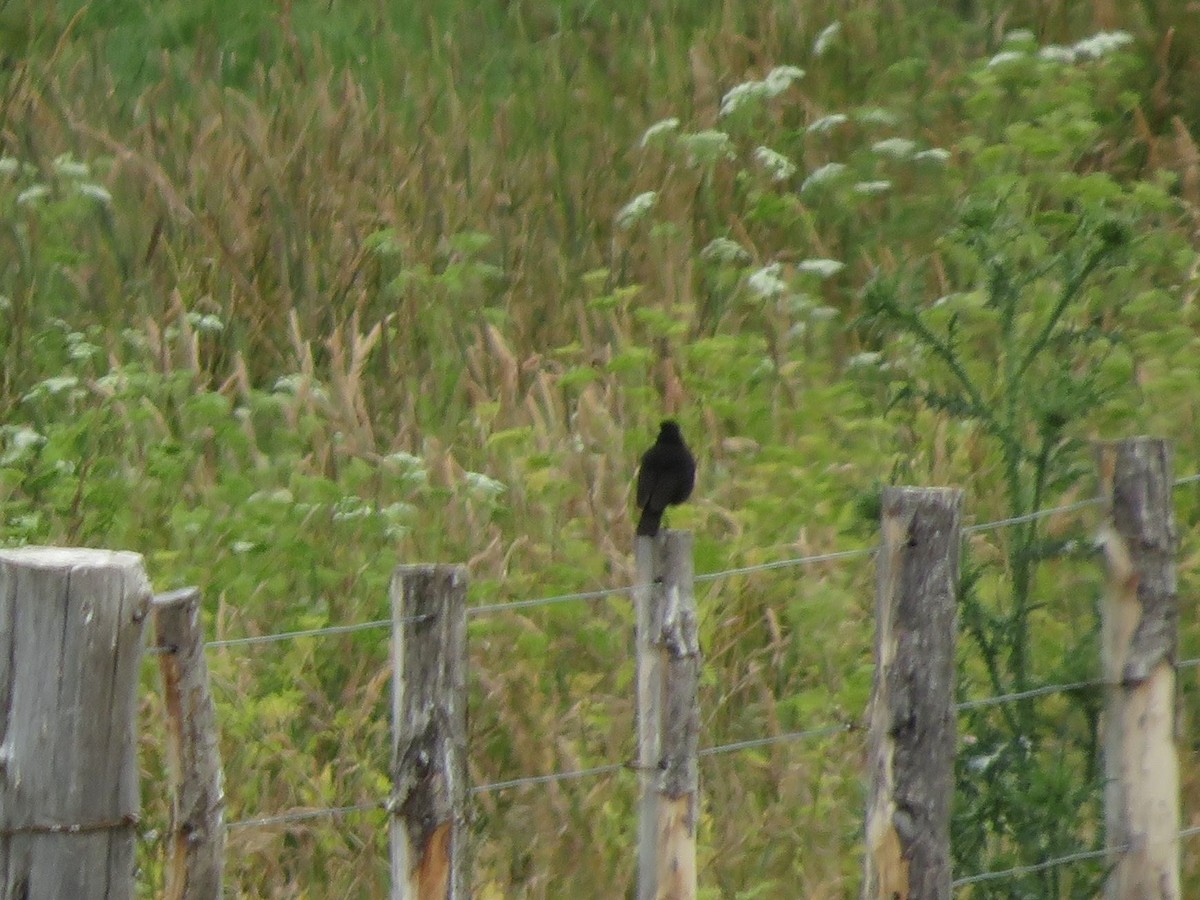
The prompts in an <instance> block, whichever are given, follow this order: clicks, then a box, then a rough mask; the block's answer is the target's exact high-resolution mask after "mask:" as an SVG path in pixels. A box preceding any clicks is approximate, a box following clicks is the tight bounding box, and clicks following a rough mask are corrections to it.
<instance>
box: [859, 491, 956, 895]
mask: <svg viewBox="0 0 1200 900" xmlns="http://www.w3.org/2000/svg"><path fill="white" fill-rule="evenodd" d="M961 512H962V491H959V490H955V489H950V488H887V489H886V490H885V491H884V493H883V517H882V523H881V525H882V528H881V532H882V533H881V538H880V548H879V557H878V562H877V581H876V599H875V616H876V623H875V629H876V630H875V679H874V684H873V685H872V689H871V705H870V713H869V726H868V727H869V731H868V736H867V748H868V750H867V752H868V760H867V765H868V768H869V771H870V776H871V787H870V795H869V797H868V800H867V821H866V859H865V866H864V868H865V874H864V879H863V891H862V896H863V900H895V898H904V900H948V898H949V897H950V801H951V797H952V795H953V792H954V752H955V746H954V744H955V731H956V721H955V710H954V645H955V627H956V609H955V602H956V593H957V589H958V560H959V549H960V548H959V540H960V518H961Z"/></svg>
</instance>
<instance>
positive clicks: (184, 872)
mask: <svg viewBox="0 0 1200 900" xmlns="http://www.w3.org/2000/svg"><path fill="white" fill-rule="evenodd" d="M153 610H154V631H155V649H156V650H157V651H158V654H159V657H158V666H159V671H160V672H161V674H162V685H163V702H164V705H165V706H166V711H167V759H168V763H169V770H170V775H171V782H172V783H171V837H170V840H169V842H168V846H169V848H170V849H169V853H170V859H168V861H167V873H166V874H167V886H166V891H165V893H164V896H165V897H166V898H167V900H215V898H219V897H220V896H221V876H222V871H223V869H224V865H225V795H224V792H223V790H222V787H221V754H220V749H219V747H218V744H217V715H216V710H215V709H214V707H213V699H212V694H211V693H210V692H209V687H208V663H207V662H206V660H205V658H204V629H203V627H202V626H201V623H200V592H199V591H198V590H196V589H195V588H183V589H182V590H178V591H171V592H169V593H166V594H159V595H158V596H156V597H155V598H154V603H153Z"/></svg>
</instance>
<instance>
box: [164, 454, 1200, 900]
mask: <svg viewBox="0 0 1200 900" xmlns="http://www.w3.org/2000/svg"><path fill="white" fill-rule="evenodd" d="M1195 483H1200V473H1196V474H1193V475H1188V476H1185V477H1182V478H1179V479H1176V480H1175V481H1174V483H1173V486H1174V487H1183V486H1186V485H1190V484H1195ZM1102 502H1103V498H1101V497H1093V498H1088V499H1084V500H1078V501H1075V502H1072V503H1067V504H1063V505H1060V506H1055V507H1049V508H1047V509H1042V510H1037V511H1035V512H1031V513H1027V514H1025V515H1021V516H1012V517H1009V518H1005V519H998V520H996V521H993V522H984V523H979V524H975V525H969V526H966V527H964V528H963V529H962V530H963V533H964V534H976V533H980V532H984V531H989V530H994V529H999V528H1005V527H1009V526H1012V525H1020V524H1024V523H1027V522H1033V521H1037V520H1039V519H1043V518H1047V517H1049V516H1054V515H1062V514H1066V513H1071V512H1078V511H1080V510H1082V509H1087V508H1089V507H1092V506H1097V505H1100V504H1101V503H1102ZM875 552H876V548H875V547H865V548H860V549H856V550H840V551H833V552H829V553H818V554H811V555H807V556H798V557H792V558H788V559H781V560H774V561H772V562H766V563H757V564H753V565H748V566H740V567H736V568H731V569H724V570H720V571H716V572H706V573H702V574H700V575H697V576H695V579H694V580H695V581H696V582H697V583H705V582H712V581H717V580H720V579H723V578H731V577H736V576H740V575H748V574H753V573H756V572H766V571H772V570H776V569H784V568H792V567H799V566H805V565H815V564H819V563H827V562H840V561H843V560H847V559H858V558H863V557H867V556H871V555H874V553H875ZM633 590H634V588H633V587H632V586H628V585H627V586H622V587H616V588H601V589H598V590H592V591H580V592H575V593H569V594H558V595H553V596H548V597H539V598H533V599H529V600H515V601H512V602H506V603H492V604H484V605H480V606H474V607H469V608H468V609H467V615H468V616H480V615H488V614H493V613H498V612H505V611H509V610H517V609H532V608H536V607H541V606H550V605H555V604H559V603H570V602H579V601H591V600H598V599H603V598H606V597H611V596H616V595H618V594H628V593H631V592H632V591H633ZM424 618H428V616H420V617H412V618H409V619H404V620H402V621H417V620H418V619H424ZM391 625H392V620H391V619H378V620H374V621H370V622H360V623H356V624H350V625H331V626H325V627H322V628H309V629H302V630H297V631H288V632H280V633H277V634H267V635H255V636H248V637H242V638H226V639H220V640H214V641H209V642H207V643H206V644H205V646H206V647H207V648H212V649H218V648H225V647H237V646H247V645H254V644H266V643H274V642H278V641H284V640H292V639H297V638H303V637H320V636H324V635H335V634H351V633H355V632H360V631H368V630H374V629H383V628H387V627H389V626H391ZM155 649H157V648H151V652H154V651H155ZM160 652H161V651H160ZM1196 666H1200V657H1196V658H1191V659H1185V660H1181V661H1179V662H1178V663H1176V669H1177V670H1183V669H1190V668H1194V667H1196ZM1104 685H1105V682H1104V681H1100V680H1089V681H1076V682H1068V683H1063V684H1051V685H1042V686H1040V687H1037V688H1032V689H1030V690H1025V691H1017V692H1013V693H1010V694H1001V695H997V696H993V697H985V698H980V699H977V700H967V701H963V702H961V703H958V704H957V705H956V706H955V708H956V710H958V711H959V712H966V711H970V710H976V709H982V708H986V707H990V706H998V705H1002V704H1005V703H1014V702H1020V701H1024V700H1031V699H1036V698H1038V697H1044V696H1049V695H1052V694H1061V693H1069V692H1072V691H1077V690H1085V689H1089V688H1097V687H1103V686H1104ZM859 727H860V726H859V725H857V724H856V723H853V722H841V723H837V724H832V725H823V726H819V727H816V728H810V729H806V730H803V731H793V732H787V733H784V734H779V735H772V736H769V737H762V738H752V739H749V740H744V741H736V742H733V743H729V744H721V745H717V746H714V747H706V748H704V749H701V750H700V751H699V752H698V754H697V755H698V757H700V758H705V757H709V756H716V755H719V754H724V753H734V752H738V751H741V750H747V749H752V748H756V747H764V746H769V745H772V744H779V743H786V742H791V741H799V740H804V739H807V738H817V737H827V736H830V735H834V734H838V733H844V732H848V731H854V730H856V729H858V728H859ZM635 769H636V767H635V766H634V765H632V764H631V763H607V764H604V765H600V766H592V767H589V768H583V769H574V770H568V771H564V772H552V773H548V774H544V775H529V776H524V777H520V778H513V779H508V780H506V781H497V782H491V783H488V784H481V785H475V786H473V787H472V788H471V789H470V793H471V794H472V795H477V794H484V793H490V792H494V791H501V790H507V789H510V788H517V787H528V786H534V785H540V784H551V783H555V782H560V781H569V780H577V779H582V778H589V777H596V776H600V775H609V774H614V773H617V772H621V771H626V770H630V771H632V770H635ZM383 805H384V804H383V803H382V802H379V801H373V802H370V803H359V804H353V805H350V806H338V807H330V808H323V809H311V810H298V811H294V812H290V813H280V814H277V815H270V816H261V817H257V818H249V819H241V820H238V821H235V822H230V823H229V824H228V825H227V827H228V828H230V829H236V828H258V827H270V826H274V825H284V824H292V823H295V822H301V821H307V820H312V819H318V818H325V817H336V816H341V815H347V814H352V813H356V812H363V811H366V810H369V809H377V808H381V807H382V806H383ZM1195 834H1200V827H1195V828H1188V829H1184V830H1183V831H1182V832H1181V833H1180V836H1181V837H1191V836H1193V835H1195ZM1110 852H1113V851H1112V850H1111V849H1105V850H1087V851H1080V852H1078V853H1075V854H1069V855H1067V856H1062V857H1057V858H1055V859H1051V860H1046V861H1044V862H1042V863H1038V864H1036V865H1032V866H1015V867H1013V868H1011V869H1006V870H1002V871H997V872H985V873H980V874H978V875H971V876H967V877H965V878H961V879H958V880H956V881H955V882H953V885H952V886H953V887H955V888H958V887H965V886H967V885H971V884H977V883H980V882H983V881H989V880H995V879H1001V878H1006V877H1016V876H1019V875H1024V874H1030V873H1034V872H1037V871H1041V870H1043V869H1047V868H1052V867H1055V866H1061V865H1067V864H1070V863H1072V862H1081V861H1085V860H1089V859H1096V858H1099V857H1101V856H1104V855H1106V854H1108V853H1110Z"/></svg>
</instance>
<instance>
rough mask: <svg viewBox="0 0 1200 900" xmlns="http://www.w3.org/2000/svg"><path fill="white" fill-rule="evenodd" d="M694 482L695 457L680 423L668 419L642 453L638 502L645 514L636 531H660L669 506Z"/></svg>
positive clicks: (681, 498) (689, 490) (682, 497)
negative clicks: (680, 427)
mask: <svg viewBox="0 0 1200 900" xmlns="http://www.w3.org/2000/svg"><path fill="white" fill-rule="evenodd" d="M695 484H696V458H695V457H694V456H692V451H690V450H689V449H688V448H687V444H685V443H684V442H683V435H682V434H680V433H679V424H678V423H677V422H675V421H674V420H672V419H667V420H666V421H664V422H663V423H662V426H661V428H660V429H659V432H658V440H656V441H655V442H654V446H653V447H651V448H650V449H649V450H647V451H646V452H645V453H644V454H643V455H642V467H641V469H639V470H638V483H637V504H638V509H640V510H641V511H642V517H641V519H639V520H638V526H637V533H638V534H644V535H649V536H651V537H653V536H654V535H656V534H658V526H659V524H660V523H661V522H662V517H663V513H664V512H665V511H666V509H667V507H668V506H674V505H675V504H677V503H682V502H683V501H684V500H686V499H687V498H688V497H690V496H691V495H692V488H693V487H694V486H695Z"/></svg>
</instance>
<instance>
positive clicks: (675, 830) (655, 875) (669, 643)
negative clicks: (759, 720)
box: [634, 530, 700, 900]
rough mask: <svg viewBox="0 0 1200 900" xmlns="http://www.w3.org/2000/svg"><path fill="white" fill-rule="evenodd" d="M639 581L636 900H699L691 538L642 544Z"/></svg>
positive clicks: (684, 534)
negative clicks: (696, 899)
mask: <svg viewBox="0 0 1200 900" xmlns="http://www.w3.org/2000/svg"><path fill="white" fill-rule="evenodd" d="M635 555H636V564H637V578H636V583H635V588H634V600H635V603H636V605H637V691H638V772H639V775H640V777H639V781H640V784H641V805H640V810H639V819H638V900H693V898H694V897H695V896H696V820H697V815H698V811H697V803H698V797H697V795H698V788H697V785H698V782H699V777H698V774H697V773H698V765H697V741H698V733H699V730H700V708H699V705H698V702H697V698H696V690H697V686H698V683H699V675H700V645H699V639H698V637H697V634H696V596H695V592H694V589H693V574H692V572H693V563H692V534H691V532H690V531H670V530H664V531H663V532H662V534H661V536H660V537H658V538H651V537H639V538H637V540H636V545H635Z"/></svg>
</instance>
